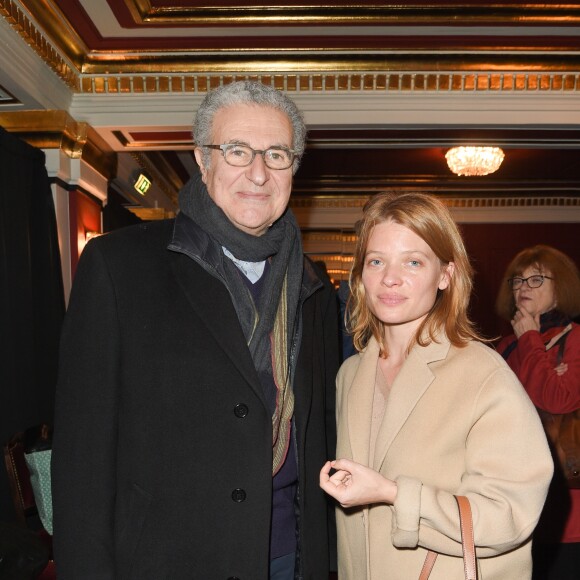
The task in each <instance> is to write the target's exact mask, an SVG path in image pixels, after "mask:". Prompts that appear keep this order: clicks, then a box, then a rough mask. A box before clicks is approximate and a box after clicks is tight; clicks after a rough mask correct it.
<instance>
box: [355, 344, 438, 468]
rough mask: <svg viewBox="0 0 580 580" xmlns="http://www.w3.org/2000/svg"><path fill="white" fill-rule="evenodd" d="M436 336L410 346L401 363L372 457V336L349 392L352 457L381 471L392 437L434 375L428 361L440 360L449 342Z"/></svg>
mask: <svg viewBox="0 0 580 580" xmlns="http://www.w3.org/2000/svg"><path fill="white" fill-rule="evenodd" d="M438 340H440V341H441V342H440V343H435V342H432V343H431V344H430V345H429V346H427V347H417V346H415V347H413V349H412V350H411V352H410V353H409V356H408V358H407V360H406V361H405V363H404V364H403V366H402V367H401V370H400V372H399V374H398V375H397V378H396V379H395V382H394V384H393V388H392V389H391V392H390V395H389V400H388V401H387V405H386V408H385V414H384V416H383V420H382V423H381V426H380V429H379V432H378V435H377V441H376V445H375V456H374V457H372V458H371V457H369V449H370V427H371V416H372V408H373V395H374V384H375V379H376V372H377V362H378V357H379V345H378V343H377V341H376V340H375V339H371V340H370V341H369V344H368V346H367V348H366V349H365V350H364V352H363V353H362V354H361V360H360V365H359V367H358V369H357V371H356V375H355V377H354V380H353V383H352V386H351V388H350V389H349V393H348V403H347V408H348V415H347V416H348V419H347V429H348V439H349V441H350V446H351V451H352V458H353V460H354V461H357V462H358V463H362V464H363V465H369V466H370V467H372V468H373V469H375V470H377V471H381V467H382V465H383V463H384V461H385V457H386V455H387V452H388V450H389V447H390V446H391V444H392V442H393V440H394V438H395V437H396V435H397V433H398V432H399V431H400V430H401V428H402V427H403V425H404V424H405V421H407V419H408V417H409V415H410V414H411V412H412V411H413V409H414V408H415V406H416V405H417V402H418V401H419V399H420V398H421V397H422V396H423V394H424V393H425V391H426V390H427V388H428V387H429V385H430V384H431V383H432V382H433V380H434V378H435V377H434V374H433V372H432V371H431V370H430V368H429V364H430V363H432V362H435V361H439V360H443V359H444V358H445V357H446V356H447V353H448V352H449V342H448V341H447V340H446V339H441V338H439V339H438Z"/></svg>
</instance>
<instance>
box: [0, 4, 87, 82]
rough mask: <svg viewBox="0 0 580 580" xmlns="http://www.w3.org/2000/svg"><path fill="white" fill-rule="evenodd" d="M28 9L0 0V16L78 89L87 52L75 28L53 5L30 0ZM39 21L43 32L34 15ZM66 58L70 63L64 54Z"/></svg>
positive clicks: (63, 77)
mask: <svg viewBox="0 0 580 580" xmlns="http://www.w3.org/2000/svg"><path fill="white" fill-rule="evenodd" d="M26 6H27V9H29V10H30V12H28V13H27V12H25V11H24V10H22V9H21V7H20V3H17V2H15V1H14V0H0V15H2V16H4V17H5V19H6V21H7V22H8V23H9V24H10V25H11V26H12V28H13V29H14V30H16V32H18V34H19V35H20V37H21V38H22V39H23V40H24V41H25V42H26V43H27V44H28V45H29V46H30V47H31V48H32V49H33V50H34V51H35V52H36V53H37V54H38V56H39V57H40V58H42V60H43V61H44V62H46V63H47V65H48V66H49V67H50V68H51V69H52V70H53V71H54V72H55V73H56V74H57V75H58V76H59V78H60V79H61V80H63V81H64V82H65V83H66V84H67V85H68V86H69V87H71V88H72V89H73V90H75V89H77V88H78V81H79V78H78V75H79V70H80V68H81V63H82V60H83V58H84V57H85V56H86V54H87V49H86V47H85V46H84V45H82V43H81V42H80V40H79V39H78V37H77V36H76V34H75V33H74V32H73V31H72V28H71V27H69V26H67V25H66V22H67V21H66V18H65V17H64V15H63V14H62V13H60V12H56V9H55V8H54V7H53V6H52V4H48V3H46V2H44V1H43V0H26ZM31 13H32V14H34V18H35V19H36V20H37V21H38V22H39V24H40V26H41V27H42V29H43V30H42V31H41V30H39V29H38V27H37V26H36V25H35V24H34V22H33V20H31V18H30V14H31ZM47 35H49V36H51V37H52V38H56V39H58V40H59V41H60V42H57V47H58V48H55V46H53V44H52V43H51V42H50V41H49V40H48V38H47ZM63 54H64V55H66V57H67V59H69V61H70V62H68V61H67V60H66V59H65V58H64V57H63V56H62V55H63Z"/></svg>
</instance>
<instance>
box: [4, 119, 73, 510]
mask: <svg viewBox="0 0 580 580" xmlns="http://www.w3.org/2000/svg"><path fill="white" fill-rule="evenodd" d="M64 311H65V304H64V291H63V283H62V273H61V264H60V254H59V248H58V235H57V229H56V216H55V211H54V203H53V199H52V193H51V189H50V182H49V178H48V174H47V172H46V167H45V156H44V153H43V152H42V151H41V150H40V149H36V148H35V147H33V146H31V145H28V144H27V143H25V142H24V141H21V140H20V139H18V138H16V137H15V136H14V135H11V134H10V133H8V132H7V131H6V130H4V129H3V128H2V127H0V442H1V443H2V445H3V444H4V443H5V442H6V441H7V440H8V439H9V438H10V437H11V436H12V435H13V434H14V433H16V432H18V431H21V430H24V429H27V428H28V427H31V426H33V425H36V424H39V423H42V422H49V423H52V420H53V412H54V392H55V385H56V376H57V356H58V341H59V335H60V328H61V323H62V319H63V316H64ZM13 518H14V509H13V504H12V500H11V496H10V492H9V488H8V480H7V476H6V471H5V467H4V462H2V463H1V467H0V521H11V520H12V519H13Z"/></svg>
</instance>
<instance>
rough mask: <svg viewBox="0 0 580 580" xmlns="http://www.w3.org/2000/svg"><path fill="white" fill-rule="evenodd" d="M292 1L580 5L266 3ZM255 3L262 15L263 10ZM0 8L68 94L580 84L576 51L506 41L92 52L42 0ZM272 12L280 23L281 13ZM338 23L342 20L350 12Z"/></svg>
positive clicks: (460, 18)
mask: <svg viewBox="0 0 580 580" xmlns="http://www.w3.org/2000/svg"><path fill="white" fill-rule="evenodd" d="M127 4H128V6H129V7H130V8H131V9H132V10H133V12H135V11H137V12H138V13H139V14H140V15H141V16H140V18H142V17H145V18H152V17H153V15H158V14H169V13H173V14H175V13H178V12H179V11H185V12H188V13H191V12H193V13H195V12H196V11H197V12H199V11H200V10H209V11H211V10H218V11H221V10H223V11H225V12H228V11H229V12H230V13H237V12H238V11H247V7H240V6H232V7H229V8H224V9H221V8H220V9H209V8H208V9H206V8H194V7H192V8H179V9H174V8H167V9H160V8H153V7H152V6H151V3H150V2H148V0H127ZM297 8H300V9H303V10H305V11H306V12H308V13H316V11H317V10H319V11H321V14H322V15H323V17H324V22H326V23H327V24H328V23H329V22H332V20H331V17H330V15H331V14H332V12H333V10H334V11H338V12H344V11H347V12H348V11H350V12H353V13H359V14H360V18H363V15H365V14H366V15H367V16H365V18H370V19H371V21H372V18H375V17H377V18H378V17H379V16H377V15H378V14H379V13H383V16H380V18H384V17H385V16H384V15H392V17H393V18H396V21H397V23H399V24H400V23H401V18H402V19H403V20H404V19H405V18H408V19H415V20H416V19H417V18H421V19H423V18H424V19H425V22H426V23H427V22H429V23H431V24H432V23H433V18H435V17H437V15H440V16H442V15H444V14H445V13H447V15H448V16H447V17H449V16H450V15H451V14H453V23H454V24H457V23H458V22H464V21H470V19H477V18H484V16H485V18H487V20H488V21H489V20H490V19H497V18H500V19H503V20H504V21H505V22H506V23H512V24H515V23H517V24H522V23H523V22H525V23H528V24H529V23H531V22H535V21H536V20H538V21H539V22H541V23H543V24H548V23H552V22H556V23H564V22H565V23H566V24H574V23H576V22H578V23H580V6H574V5H569V4H562V5H558V6H546V5H545V4H542V3H529V4H526V5H521V4H519V3H516V2H513V3H509V2H508V3H502V4H501V5H499V6H496V5H494V7H493V10H491V9H490V7H489V6H486V7H485V8H478V7H477V6H476V7H473V6H472V7H469V8H467V9H458V8H457V6H456V5H454V4H451V3H447V4H446V5H441V4H439V3H437V4H433V3H431V4H424V5H421V6H413V7H406V6H401V5H395V4H389V5H387V6H385V5H378V4H377V5H370V4H369V5H366V6H359V5H354V4H353V5H351V6H346V7H345V6H337V5H335V6H332V5H331V6H330V7H324V8H315V7H312V6H311V7H308V6H307V7H295V6H282V7H276V9H280V10H282V11H287V12H288V13H290V12H292V11H294V10H296V9H297ZM259 10H262V12H264V13H268V14H269V13H270V12H271V10H272V8H271V7H268V8H263V9H259ZM0 14H1V15H3V16H4V17H5V18H6V20H7V21H8V22H9V23H10V24H11V26H12V27H13V28H14V29H15V30H16V31H17V32H18V33H19V34H20V36H21V37H22V38H23V39H24V40H25V41H26V42H27V43H28V44H29V45H30V46H31V47H32V48H33V49H34V50H35V51H36V52H37V54H38V55H39V56H40V57H41V58H42V59H43V60H44V61H45V62H46V63H47V64H48V66H50V68H51V69H52V70H53V71H54V72H55V73H56V74H57V75H58V76H59V77H60V78H61V79H62V80H63V81H64V82H65V83H66V84H67V85H68V86H69V87H71V89H72V90H73V91H74V92H78V93H88V94H104V93H120V94H123V93H134V94H141V93H169V92H177V93H184V92H200V93H203V92H206V91H207V90H209V89H211V88H213V87H215V86H217V85H219V84H224V83H228V82H231V81H232V80H237V79H241V78H259V79H261V80H262V81H263V82H266V83H271V84H273V85H275V86H277V87H278V88H281V89H283V90H287V91H289V92H292V91H301V92H305V91H306V92H321V91H334V90H339V91H349V90H352V91H359V90H364V91H433V92H449V91H505V92H510V91H538V90H541V91H576V90H578V85H579V83H580V81H579V78H580V55H577V54H570V53H569V52H566V53H564V52H562V51H549V50H547V49H546V50H545V51H543V50H541V49H540V50H537V51H533V52H529V51H527V52H524V51H523V49H522V50H518V49H514V48H513V47H511V48H510V51H509V54H508V53H507V52H506V53H504V54H502V49H501V47H499V46H494V47H487V50H486V51H484V52H478V51H471V52H465V51H462V50H457V51H456V52H453V53H452V52H448V53H441V52H440V53H438V54H429V53H428V52H427V51H426V50H413V51H380V50H378V49H377V50H375V51H370V50H369V51H361V50H352V51H349V50H348V48H345V50H344V51H342V52H341V54H339V55H337V54H336V53H335V52H334V51H326V50H322V49H316V50H315V49H312V50H308V49H303V50H300V51H285V50H280V49H279V48H278V47H276V46H273V47H271V48H261V49H259V50H251V51H250V50H244V51H231V52H230V53H227V54H226V53H223V52H222V53H220V54H219V55H212V54H210V51H209V50H205V51H185V53H182V54H181V55H180V56H176V55H172V54H170V53H169V52H166V51H153V52H145V51H137V52H131V53H128V52H123V51H118V52H100V51H89V50H88V48H87V47H86V46H85V45H84V43H83V42H82V40H81V39H80V38H79V37H78V36H77V34H76V33H75V32H74V30H73V28H72V26H70V24H69V23H68V20H67V19H66V16H65V15H64V14H63V13H62V12H60V11H59V10H58V9H57V8H56V7H55V6H54V5H53V3H52V2H49V1H47V0H21V1H20V2H16V0H0ZM144 15H145V16H144ZM147 15H148V16H147ZM371 15H374V16H371ZM321 17H322V16H321ZM389 17H391V16H389ZM276 20H277V21H281V22H282V23H283V18H280V17H279V18H276ZM347 21H348V22H349V23H351V24H352V23H353V16H350V17H349V18H348V19H347ZM36 23H38V27H37V25H36ZM205 23H206V24H209V22H205ZM515 54H517V56H514V55H515ZM111 71H112V72H111Z"/></svg>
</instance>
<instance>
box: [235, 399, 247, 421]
mask: <svg viewBox="0 0 580 580" xmlns="http://www.w3.org/2000/svg"><path fill="white" fill-rule="evenodd" d="M249 412H250V409H248V406H247V405H244V403H238V404H237V405H236V406H235V407H234V415H235V416H236V417H237V418H238V419H243V418H244V417H245V416H246V415H247V414H248V413H249Z"/></svg>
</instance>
